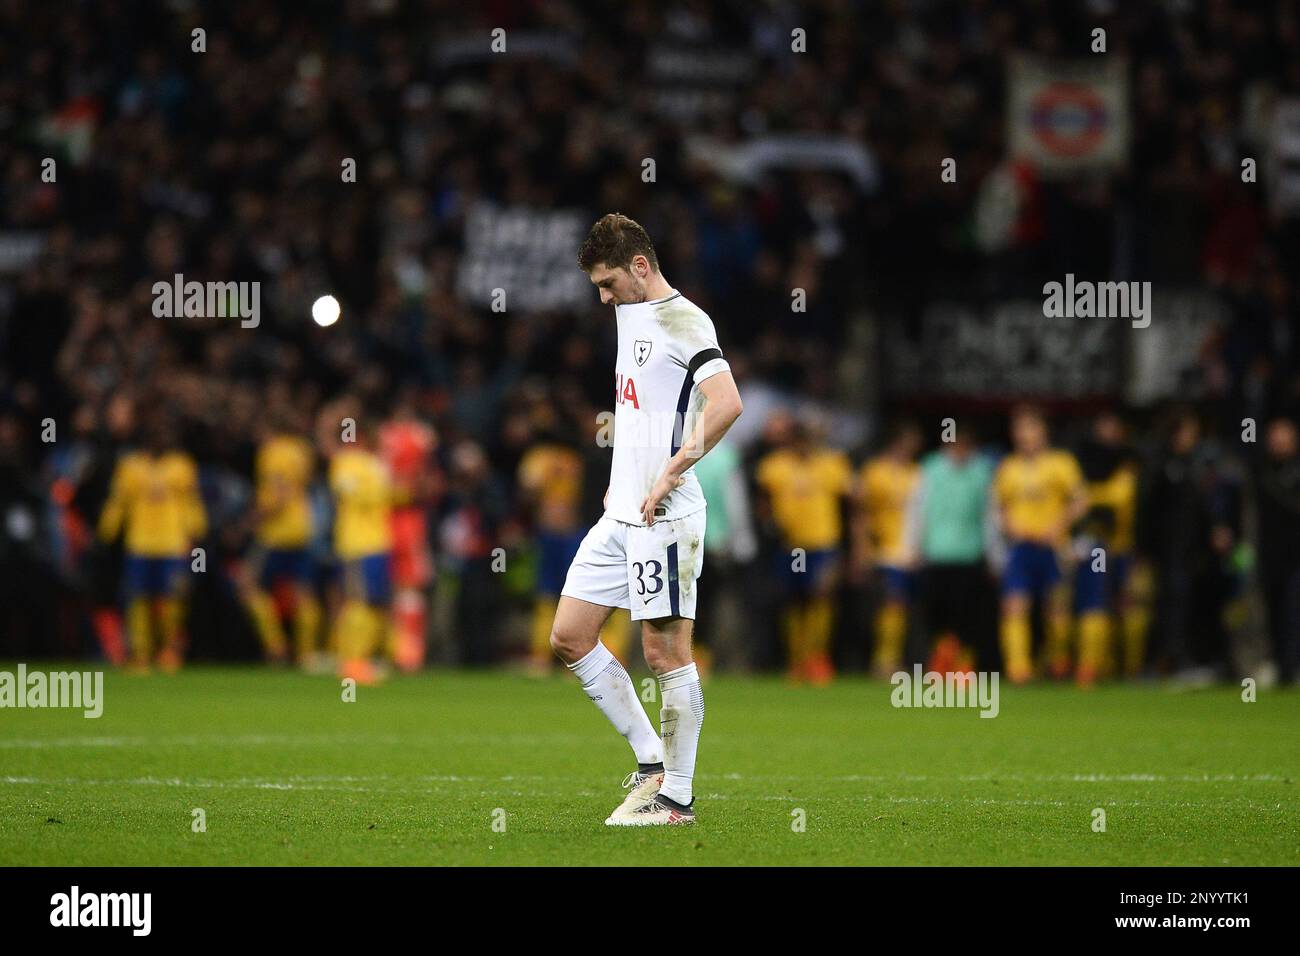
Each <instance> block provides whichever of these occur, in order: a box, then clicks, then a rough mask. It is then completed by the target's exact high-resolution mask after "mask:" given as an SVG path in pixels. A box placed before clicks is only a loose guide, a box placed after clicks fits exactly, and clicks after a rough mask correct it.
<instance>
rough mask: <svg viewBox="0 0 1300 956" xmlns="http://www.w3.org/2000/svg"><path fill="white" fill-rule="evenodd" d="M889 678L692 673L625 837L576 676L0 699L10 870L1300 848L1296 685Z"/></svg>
mask: <svg viewBox="0 0 1300 956" xmlns="http://www.w3.org/2000/svg"><path fill="white" fill-rule="evenodd" d="M63 666H81V665H55V664H48V665H31V667H32V668H37V667H39V668H40V669H44V670H56V669H60V668H61V667H63ZM5 669H9V670H13V667H11V666H10V667H7V668H5ZM634 676H635V677H636V679H637V684H638V687H640V686H642V685H641V677H642V676H644V675H634ZM890 690H891V688H890V687H889V685H887V684H884V683H879V682H871V681H866V680H858V679H846V680H843V681H841V682H839V683H837V684H836V685H835V686H833V687H830V688H827V689H824V690H815V689H811V688H799V687H788V686H786V685H785V684H784V683H783V682H782V681H781V680H779V679H775V678H741V677H717V678H712V679H710V680H708V681H707V682H706V684H705V698H706V702H707V708H708V709H707V713H706V716H705V724H704V735H703V738H702V740H701V752H700V770H699V773H698V775H697V778H696V795H697V798H696V806H697V809H698V812H699V822H698V823H697V824H696V825H695V826H694V827H693V828H692V827H681V828H672V829H668V830H665V829H658V828H653V829H647V830H624V829H613V828H608V827H605V826H604V825H603V821H604V819H605V817H606V816H607V815H608V813H609V811H610V810H611V809H612V808H613V807H614V806H615V805H616V804H617V803H618V802H619V800H620V799H621V797H622V791H621V790H620V789H619V786H618V785H619V782H620V780H621V779H622V777H623V775H624V774H625V773H626V772H627V771H628V770H629V769H631V768H632V757H631V753H630V751H629V750H628V748H627V745H626V744H625V743H624V742H623V741H622V739H620V738H619V737H618V736H617V735H616V734H615V733H614V731H613V730H612V729H611V728H610V727H609V726H608V725H607V724H606V723H605V720H604V718H603V717H602V716H601V715H600V714H599V713H598V712H597V710H596V708H595V707H593V706H592V705H591V703H590V702H589V701H588V700H587V699H586V697H585V696H584V695H583V694H582V692H581V690H580V689H579V688H578V686H577V684H576V683H574V681H573V680H572V678H571V677H570V676H569V675H567V674H562V675H560V674H557V675H556V676H555V677H553V678H547V679H533V678H528V677H523V676H516V675H512V674H504V673H496V672H482V673H458V672H433V673H427V674H424V675H420V676H415V677H399V678H394V679H393V680H391V681H390V682H389V683H388V684H387V685H385V686H383V687H380V688H374V689H367V688H361V689H360V690H359V692H358V699H357V701H356V702H355V703H344V702H343V701H342V700H341V691H340V686H339V682H338V681H336V680H334V679H332V678H328V677H308V676H304V675H301V674H297V673H293V672H279V671H277V672H273V671H268V670H261V669H253V668H208V667H193V668H190V669H188V670H186V671H184V672H183V673H181V674H179V675H177V676H175V677H162V676H155V677H130V676H127V675H124V674H118V673H109V674H107V675H106V678H105V695H104V696H105V704H104V714H103V716H102V717H101V718H99V719H97V720H88V719H85V718H84V717H83V716H82V714H81V712H80V711H74V710H10V709H6V710H0V864H3V865H31V864H36V865H47V864H54V865H118V864H123V865H126V864H129V865H157V864H163V865H193V866H208V865H228V864H246V865H297V866H301V865H308V866H311V865H335V864H348V865H365V864H468V865H492V864H603V865H610V864H613V865H622V864H628V865H683V864H685V865H691V864H700V865H732V864H881V865H900V864H902V865H907V864H933V865H970V864H976V865H1005V864H1046V865H1054V864H1068V865H1095V864H1106V865H1162V864H1184V865H1187V864H1191V865H1200V864H1213V865H1257V864H1266V865H1296V864H1298V863H1300V785H1298V784H1300V746H1298V745H1297V741H1298V740H1300V693H1297V692H1296V691H1294V690H1288V691H1280V690H1279V691H1269V690H1264V691H1261V692H1260V695H1259V700H1258V702H1256V703H1243V702H1242V700H1241V695H1240V691H1239V690H1238V689H1235V688H1231V687H1228V688H1221V689H1214V690H1203V691H1194V692H1177V691H1173V690H1169V689H1166V688H1161V687H1133V686H1114V687H1103V688H1099V689H1097V690H1095V691H1092V692H1080V691H1077V690H1075V689H1073V688H1071V687H1061V686H1035V687H1029V688H1012V687H1008V686H1005V685H1004V686H1003V687H1002V694H1001V712H1000V714H999V716H998V717H996V718H995V719H982V718H980V717H979V716H978V712H977V711H975V710H921V709H895V708H894V707H892V706H891V705H890ZM647 709H648V710H649V711H650V712H651V718H652V721H653V722H654V723H655V725H656V726H657V725H658V720H657V711H658V706H657V704H654V705H647ZM1098 807H1100V808H1101V809H1103V810H1104V811H1105V823H1106V829H1105V832H1095V831H1094V829H1093V826H1094V809H1095V808H1098ZM195 809H202V810H203V811H204V815H205V817H206V826H207V830H206V832H194V827H193V822H194V820H195V815H194V813H193V811H194V810H195ZM796 811H803V814H802V816H803V819H804V820H805V827H804V829H803V830H802V832H799V831H798V829H797V827H796V826H795V824H797V822H798V821H799V819H800V816H801V815H800V814H799V813H797V812H796ZM502 821H504V832H500V831H501V825H502ZM494 822H495V823H496V827H495V828H494Z"/></svg>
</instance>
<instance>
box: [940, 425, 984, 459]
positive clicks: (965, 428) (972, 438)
mask: <svg viewBox="0 0 1300 956" xmlns="http://www.w3.org/2000/svg"><path fill="white" fill-rule="evenodd" d="M978 443H979V435H978V434H976V432H975V426H974V425H972V424H971V423H970V422H969V421H968V420H967V419H965V418H958V419H955V420H954V421H953V428H952V441H950V442H944V446H943V449H944V451H945V452H946V453H947V454H948V455H949V456H951V457H952V458H955V459H957V460H958V461H965V460H966V458H967V457H969V455H970V454H971V453H972V452H973V451H974V450H975V446H976V445H977V444H978Z"/></svg>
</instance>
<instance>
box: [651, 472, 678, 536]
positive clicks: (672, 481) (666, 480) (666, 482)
mask: <svg viewBox="0 0 1300 956" xmlns="http://www.w3.org/2000/svg"><path fill="white" fill-rule="evenodd" d="M685 481H686V479H685V478H684V477H681V476H678V475H674V474H673V473H672V472H671V471H669V470H668V469H666V468H665V469H664V473H663V474H662V475H660V476H659V480H658V481H656V482H655V483H654V487H653V488H651V489H650V494H648V495H646V499H645V501H643V502H641V520H642V521H644V522H645V523H646V525H647V527H648V526H649V525H652V524H654V523H655V508H657V507H658V506H659V503H660V502H661V501H663V500H664V499H665V498H667V497H668V492H670V491H672V490H673V489H674V488H680V487H681V486H682V484H683V482H685Z"/></svg>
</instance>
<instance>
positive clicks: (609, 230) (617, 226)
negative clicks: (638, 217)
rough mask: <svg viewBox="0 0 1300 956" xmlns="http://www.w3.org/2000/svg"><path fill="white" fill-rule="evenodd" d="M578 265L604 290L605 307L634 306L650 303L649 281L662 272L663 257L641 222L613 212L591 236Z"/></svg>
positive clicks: (597, 224)
mask: <svg viewBox="0 0 1300 956" xmlns="http://www.w3.org/2000/svg"><path fill="white" fill-rule="evenodd" d="M578 265H579V266H580V267H581V268H582V271H583V272H585V273H587V275H588V276H589V277H590V278H591V282H592V284H593V285H594V286H595V287H596V288H597V289H599V290H600V301H601V302H602V303H603V304H605V305H630V304H632V303H634V302H644V301H645V300H646V281H647V280H648V279H649V278H650V277H651V276H653V275H655V274H657V273H658V272H659V257H658V256H657V255H655V247H654V245H653V243H651V242H650V237H649V236H648V235H647V234H646V231H645V230H644V229H642V228H641V224H640V223H638V222H636V221H635V220H633V219H629V218H628V217H627V216H624V215H623V214H622V213H617V212H611V213H607V214H606V215H604V216H601V217H600V218H599V219H597V220H596V224H595V225H594V226H592V227H591V231H590V232H588V233H587V238H586V239H585V240H584V241H583V243H582V248H581V249H580V250H578Z"/></svg>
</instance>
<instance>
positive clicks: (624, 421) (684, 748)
mask: <svg viewBox="0 0 1300 956" xmlns="http://www.w3.org/2000/svg"><path fill="white" fill-rule="evenodd" d="M578 264H579V265H580V266H581V267H582V269H583V270H584V271H585V272H586V273H587V274H588V275H589V276H590V277H591V281H592V283H593V284H594V285H595V286H596V288H597V289H599V290H600V301H601V302H602V303H604V304H606V305H613V306H614V312H615V318H616V320H617V322H618V359H617V362H616V364H615V376H614V381H615V395H614V399H615V406H614V460H613V465H612V467H611V469H610V481H609V489H608V491H606V492H605V514H604V516H603V517H602V518H601V519H600V520H599V521H598V522H596V524H595V526H594V527H593V528H592V529H591V530H590V531H589V532H587V536H586V537H585V538H584V539H583V541H582V544H581V546H580V547H579V548H578V553H577V554H576V555H575V556H574V559H573V563H572V564H571V565H570V566H569V574H568V577H567V578H566V580H565V582H564V588H563V590H562V591H561V596H560V602H559V606H558V608H557V609H556V612H555V623H554V625H552V627H551V647H552V648H554V649H555V652H556V654H558V655H559V656H560V658H561V659H562V660H563V661H564V662H565V664H567V665H568V667H569V669H570V670H571V671H573V673H574V674H575V675H576V676H577V678H578V680H579V681H581V683H582V689H583V690H585V691H586V692H587V696H588V697H590V698H591V700H592V701H593V702H594V703H595V705H596V706H597V707H599V708H600V710H601V713H603V714H604V715H605V716H606V717H608V718H609V721H610V723H612V724H613V725H614V727H615V729H616V730H618V732H619V733H621V734H622V735H623V736H624V737H625V738H626V739H627V742H628V743H629V744H630V745H631V747H632V751H633V753H634V754H635V755H636V761H637V769H636V770H634V771H633V772H632V773H630V774H628V775H627V778H626V779H625V780H624V781H623V787H624V789H627V790H629V791H630V792H629V793H628V795H627V797H626V798H625V799H624V800H623V803H622V804H621V805H620V806H619V807H617V808H616V809H615V810H614V812H613V813H611V814H610V816H609V819H607V820H606V821H605V822H606V823H607V824H609V825H610V826H651V825H659V824H680V823H693V822H694V820H695V810H694V807H693V806H692V804H693V803H694V801H695V795H694V792H693V791H692V779H693V777H694V775H695V753H696V748H697V745H698V742H699V737H700V727H701V725H702V723H703V721H704V694H703V693H702V691H701V690H700V678H699V674H698V673H697V672H696V669H695V664H694V662H693V661H692V660H691V630H692V627H693V625H694V621H695V606H696V599H697V596H698V591H697V582H698V579H699V576H700V570H701V568H702V567H703V561H704V507H705V503H704V495H703V493H702V492H701V490H700V483H699V480H698V479H697V478H696V477H695V473H694V470H693V468H692V466H693V465H694V463H695V462H696V461H697V460H699V458H700V457H701V456H703V455H704V454H705V453H706V452H708V451H709V449H711V448H712V447H713V446H714V445H716V444H717V443H718V440H719V439H721V438H722V436H723V435H724V434H726V431H727V429H728V428H730V427H731V425H732V423H733V422H735V420H736V419H737V418H738V417H740V412H741V402H740V394H739V392H737V390H736V382H735V380H734V379H733V378H732V376H731V371H730V366H728V365H727V362H726V360H725V359H724V358H723V357H722V352H721V350H720V349H719V348H718V339H717V334H716V333H715V332H714V330H713V322H712V321H710V319H709V317H708V316H707V315H706V314H705V313H704V312H702V311H701V310H700V309H699V308H697V307H696V306H695V305H693V304H692V303H691V302H690V301H688V300H687V299H686V298H685V297H684V296H683V295H682V294H681V293H680V292H677V291H676V290H675V289H673V288H672V287H671V286H670V285H669V284H668V282H667V281H666V280H665V279H664V277H663V275H662V274H660V272H659V260H658V257H657V256H656V255H655V251H654V246H653V245H652V244H651V242H650V237H649V236H648V235H646V231H645V230H644V229H642V228H641V226H639V225H638V224H637V223H635V222H633V221H632V220H631V219H629V218H628V217H626V216H623V215H620V214H618V213H610V214H609V215H606V216H603V217H601V219H600V220H598V221H597V222H596V224H595V225H594V226H592V228H591V232H590V233H589V234H588V235H587V239H586V241H585V242H584V243H583V244H582V249H581V251H580V252H579V255H578ZM616 607H622V608H628V609H629V610H630V611H631V616H632V620H634V621H640V622H641V643H642V649H643V651H644V653H645V659H646V663H647V664H648V665H649V666H650V669H651V670H652V671H653V672H654V673H655V675H656V676H657V677H658V678H659V689H660V697H661V710H660V713H659V725H660V732H659V733H655V730H654V727H653V726H652V725H651V723H650V720H649V718H648V717H646V713H645V710H644V709H643V708H642V706H641V701H640V700H639V699H638V697H637V694H636V690H635V688H634V687H633V685H632V679H631V678H630V677H628V674H627V671H626V670H624V669H623V665H622V664H620V663H619V662H618V659H617V658H615V657H614V655H613V654H611V653H610V652H609V650H608V649H607V648H606V647H605V645H604V644H602V643H601V642H600V639H599V635H600V629H601V625H603V624H604V623H605V619H606V618H607V617H609V615H610V613H611V612H612V611H613V609H614V608H616Z"/></svg>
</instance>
